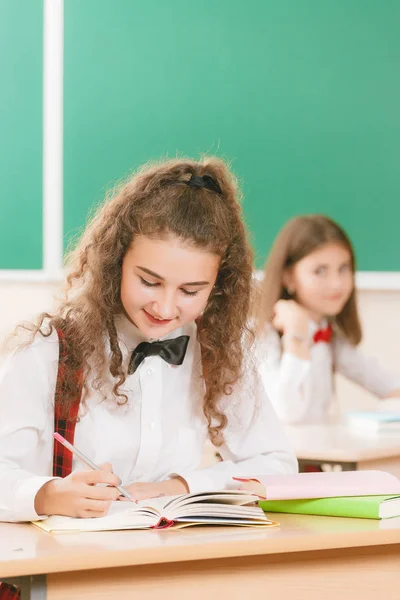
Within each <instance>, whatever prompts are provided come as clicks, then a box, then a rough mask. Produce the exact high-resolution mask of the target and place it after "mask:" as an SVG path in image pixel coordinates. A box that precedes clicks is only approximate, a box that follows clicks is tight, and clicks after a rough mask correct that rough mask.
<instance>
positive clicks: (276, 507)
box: [259, 496, 400, 519]
mask: <svg viewBox="0 0 400 600" xmlns="http://www.w3.org/2000/svg"><path fill="white" fill-rule="evenodd" d="M259 505H260V507H261V508H262V509H263V510H264V511H265V512H277V513H293V514H299V515H323V516H328V517H359V518H361V519H388V518H390V517H399V516H400V496H340V497H336V498H312V499H307V500H261V501H260V502H259Z"/></svg>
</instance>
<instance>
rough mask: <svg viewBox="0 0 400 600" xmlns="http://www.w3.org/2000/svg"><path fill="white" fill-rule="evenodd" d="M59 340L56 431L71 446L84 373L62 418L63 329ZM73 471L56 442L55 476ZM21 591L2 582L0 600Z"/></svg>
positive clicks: (10, 598)
mask: <svg viewBox="0 0 400 600" xmlns="http://www.w3.org/2000/svg"><path fill="white" fill-rule="evenodd" d="M57 333H58V339H59V343H60V353H59V360H58V372H57V383H56V393H55V398H54V431H58V433H60V434H61V435H62V436H64V437H65V439H67V440H68V441H69V442H70V443H71V444H73V443H74V434H75V424H76V417H77V415H78V410H79V404H80V401H81V394H82V372H79V373H78V374H77V377H78V381H79V386H78V392H77V395H76V398H75V401H74V403H73V404H72V406H71V410H70V415H69V418H68V419H66V418H65V417H62V416H61V398H62V394H63V387H64V377H65V359H66V356H67V349H66V344H65V339H64V333H63V331H62V330H61V329H57ZM71 471H72V454H71V452H70V451H69V450H67V449H66V448H64V446H63V445H62V444H60V443H59V442H57V441H56V440H54V450H53V475H54V476H55V477H66V476H67V475H69V474H70V473H71ZM20 598H21V595H20V590H19V589H18V588H16V587H15V586H14V585H10V584H8V583H1V582H0V600H20Z"/></svg>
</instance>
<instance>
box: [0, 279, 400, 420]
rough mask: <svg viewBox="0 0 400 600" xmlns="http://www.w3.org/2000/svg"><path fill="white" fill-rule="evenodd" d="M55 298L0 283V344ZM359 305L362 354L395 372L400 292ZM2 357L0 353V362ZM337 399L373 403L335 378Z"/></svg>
mask: <svg viewBox="0 0 400 600" xmlns="http://www.w3.org/2000/svg"><path fill="white" fill-rule="evenodd" d="M57 295H58V296H60V284H56V283H52V284H51V283H29V284H26V283H2V282H0V342H3V340H4V339H5V337H6V335H7V334H8V333H9V332H10V331H12V329H13V328H14V326H15V325H16V324H17V323H18V322H20V321H22V320H27V319H30V318H32V317H34V316H35V315H36V314H37V313H39V312H40V311H44V310H51V308H52V307H53V306H54V303H55V300H54V298H55V297H56V296H57ZM359 304H360V313H361V320H362V324H363V328H364V333H365V338H364V341H363V343H362V348H363V350H365V352H368V353H369V354H371V355H374V356H376V357H377V358H378V359H379V361H380V362H381V363H382V364H384V365H386V366H387V367H389V368H391V369H392V370H393V371H396V372H399V370H400V369H399V367H400V364H399V363H400V359H399V356H400V352H399V351H400V318H399V306H400V291H392V292H388V291H385V292H383V291H367V290H361V291H360V292H359ZM2 357H4V350H3V352H2V354H0V360H1V358H2ZM337 396H338V402H339V406H340V408H341V410H353V409H354V410H357V409H365V410H368V409H370V408H373V407H374V405H375V403H376V399H375V398H374V397H373V396H371V395H370V394H368V393H367V392H366V391H364V390H362V389H360V388H358V387H357V386H356V385H354V384H351V383H349V382H348V381H346V380H345V379H344V378H342V377H338V378H337Z"/></svg>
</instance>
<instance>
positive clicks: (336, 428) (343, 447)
mask: <svg viewBox="0 0 400 600" xmlns="http://www.w3.org/2000/svg"><path fill="white" fill-rule="evenodd" d="M286 431H287V435H288V438H289V439H290V441H291V442H292V444H293V446H294V450H295V452H296V456H297V458H299V459H309V460H321V461H324V460H326V461H338V462H355V463H356V462H360V461H368V460H376V459H382V458H391V457H400V435H399V432H394V431H393V432H388V433H386V432H385V433H382V432H380V433H369V432H364V431H362V430H356V429H354V428H350V427H348V426H347V425H345V424H342V423H332V424H326V425H288V426H286Z"/></svg>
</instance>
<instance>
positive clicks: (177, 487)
mask: <svg viewBox="0 0 400 600" xmlns="http://www.w3.org/2000/svg"><path fill="white" fill-rule="evenodd" d="M124 488H125V489H126V490H128V492H130V493H131V494H132V496H133V499H134V500H145V499H146V498H157V497H158V496H176V495H178V494H188V493H189V487H188V484H187V483H186V481H185V480H184V479H182V477H173V478H172V479H166V480H165V481H159V482H157V483H145V482H141V481H138V482H137V483H131V485H127V486H124ZM120 500H122V501H127V502H129V500H128V499H127V498H124V497H123V496H120Z"/></svg>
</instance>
